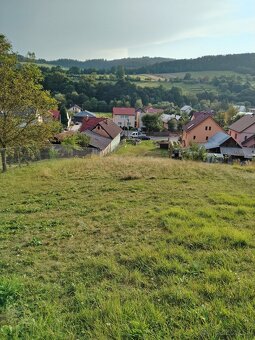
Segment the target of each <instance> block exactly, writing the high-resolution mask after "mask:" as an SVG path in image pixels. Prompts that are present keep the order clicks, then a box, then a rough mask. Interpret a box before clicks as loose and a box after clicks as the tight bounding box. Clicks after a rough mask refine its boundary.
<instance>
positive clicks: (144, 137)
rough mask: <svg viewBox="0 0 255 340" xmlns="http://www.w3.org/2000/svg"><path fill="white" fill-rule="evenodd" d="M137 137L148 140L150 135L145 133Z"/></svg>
mask: <svg viewBox="0 0 255 340" xmlns="http://www.w3.org/2000/svg"><path fill="white" fill-rule="evenodd" d="M137 138H138V139H141V140H150V137H148V136H145V135H142V136H138V137H137Z"/></svg>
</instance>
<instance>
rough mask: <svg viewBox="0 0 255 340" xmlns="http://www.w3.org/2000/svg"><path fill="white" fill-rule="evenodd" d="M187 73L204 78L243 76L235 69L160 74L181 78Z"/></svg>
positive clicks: (166, 76) (193, 76)
mask: <svg viewBox="0 0 255 340" xmlns="http://www.w3.org/2000/svg"><path fill="white" fill-rule="evenodd" d="M186 73H190V74H191V75H192V78H195V79H196V78H203V77H206V76H208V77H209V78H213V77H220V76H225V75H227V76H232V75H235V76H241V77H243V75H242V74H240V73H237V72H233V71H197V72H189V71H188V72H178V73H163V74H160V75H159V76H161V77H164V78H167V79H169V78H175V77H179V78H183V77H184V76H185V74H186Z"/></svg>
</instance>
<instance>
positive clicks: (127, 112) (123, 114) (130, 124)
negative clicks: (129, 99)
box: [112, 107, 138, 129]
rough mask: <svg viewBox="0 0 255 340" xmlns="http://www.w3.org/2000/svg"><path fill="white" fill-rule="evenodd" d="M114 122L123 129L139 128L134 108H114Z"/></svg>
mask: <svg viewBox="0 0 255 340" xmlns="http://www.w3.org/2000/svg"><path fill="white" fill-rule="evenodd" d="M112 120H113V122H114V123H115V124H116V125H118V126H119V127H121V128H123V129H129V128H136V127H138V122H137V111H136V109H135V108H133V107H114V108H113V109H112Z"/></svg>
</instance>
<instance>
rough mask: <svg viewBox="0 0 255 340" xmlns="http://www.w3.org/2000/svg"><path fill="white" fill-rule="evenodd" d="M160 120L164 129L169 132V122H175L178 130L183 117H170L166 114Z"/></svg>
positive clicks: (172, 115) (173, 115)
mask: <svg viewBox="0 0 255 340" xmlns="http://www.w3.org/2000/svg"><path fill="white" fill-rule="evenodd" d="M160 119H161V120H162V122H163V126H164V129H167V130H168V122H169V121H173V122H174V123H175V125H176V128H177V124H178V122H179V120H180V119H181V116H180V115H175V114H170V115H168V114H166V113H163V114H162V115H161V116H160Z"/></svg>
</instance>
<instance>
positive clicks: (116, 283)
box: [0, 155, 255, 340]
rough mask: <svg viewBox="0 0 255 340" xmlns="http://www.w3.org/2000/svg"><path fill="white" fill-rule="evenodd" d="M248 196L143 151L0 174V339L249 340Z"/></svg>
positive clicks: (241, 170) (226, 169)
mask: <svg viewBox="0 0 255 340" xmlns="http://www.w3.org/2000/svg"><path fill="white" fill-rule="evenodd" d="M254 192H255V167H254V166H249V167H238V166H236V167H235V166H234V167H231V166H227V165H217V164H214V165H209V164H203V163H192V162H184V161H183V162H182V161H173V160H169V159H163V158H150V157H149V158H148V157H121V156H117V155H114V156H109V157H105V158H87V159H70V160H55V161H45V162H39V163H34V164H32V165H30V166H28V167H23V168H16V169H13V170H10V171H9V172H8V173H7V174H2V175H0V241H1V242H0V247H1V249H0V253H1V258H0V268H1V276H0V338H1V339H61V340H62V339H68V340H69V339H73V340H76V339H170V338H171V339H172V338H174V339H254V337H255V323H254V320H255V275H254V273H255V252H254V247H255V239H254V236H255V200H254Z"/></svg>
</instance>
